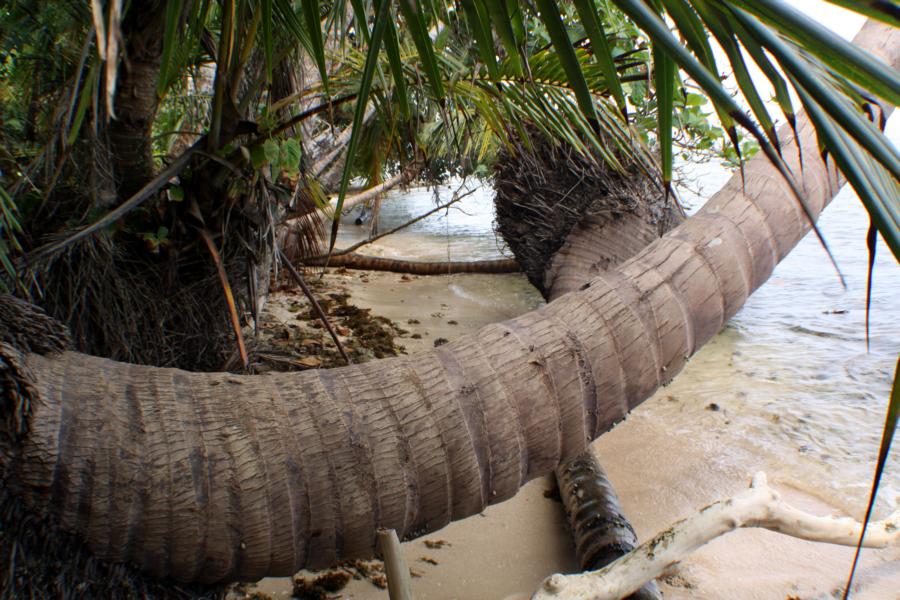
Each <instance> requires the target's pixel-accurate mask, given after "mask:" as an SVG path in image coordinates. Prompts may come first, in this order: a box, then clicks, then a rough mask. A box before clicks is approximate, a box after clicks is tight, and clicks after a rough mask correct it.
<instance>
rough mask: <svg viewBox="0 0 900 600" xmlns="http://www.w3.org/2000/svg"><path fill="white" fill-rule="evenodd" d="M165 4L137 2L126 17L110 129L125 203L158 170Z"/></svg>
mask: <svg viewBox="0 0 900 600" xmlns="http://www.w3.org/2000/svg"><path fill="white" fill-rule="evenodd" d="M186 4H190V2H187V3H186ZM165 5H166V3H165V2H158V1H156V2H142V3H140V4H135V5H132V6H131V7H130V8H129V9H128V10H127V11H126V12H125V16H124V18H123V19H122V36H123V38H124V40H125V48H124V51H125V52H124V57H123V60H122V62H121V63H120V65H119V75H118V83H117V86H116V95H115V104H114V110H115V117H114V118H113V119H111V120H110V122H109V125H108V126H107V135H108V138H109V145H110V150H111V151H112V159H113V168H114V169H115V176H116V181H117V182H118V186H117V187H118V193H119V196H120V198H119V200H120V201H121V200H122V199H124V198H128V197H129V196H131V195H132V194H134V193H135V192H136V191H138V190H139V189H141V187H143V185H144V184H145V183H147V182H148V181H149V180H150V179H151V178H152V177H153V173H154V170H155V167H154V164H153V136H152V132H151V130H152V127H153V120H154V119H155V118H156V109H157V96H156V86H157V83H158V81H159V71H160V59H161V57H162V43H163V42H162V40H163V32H164V31H165V12H166V6H165Z"/></svg>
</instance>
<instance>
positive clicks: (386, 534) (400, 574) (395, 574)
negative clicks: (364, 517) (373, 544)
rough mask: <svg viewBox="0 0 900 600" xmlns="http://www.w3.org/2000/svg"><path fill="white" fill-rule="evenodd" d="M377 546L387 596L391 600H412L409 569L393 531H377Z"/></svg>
mask: <svg viewBox="0 0 900 600" xmlns="http://www.w3.org/2000/svg"><path fill="white" fill-rule="evenodd" d="M378 546H379V548H381V554H382V555H383V556H384V570H385V573H387V580H388V595H389V596H390V599H391V600H413V593H412V579H411V578H410V576H409V567H407V566H406V560H404V558H403V553H402V552H401V551H400V540H399V539H397V532H396V531H394V530H393V529H379V530H378Z"/></svg>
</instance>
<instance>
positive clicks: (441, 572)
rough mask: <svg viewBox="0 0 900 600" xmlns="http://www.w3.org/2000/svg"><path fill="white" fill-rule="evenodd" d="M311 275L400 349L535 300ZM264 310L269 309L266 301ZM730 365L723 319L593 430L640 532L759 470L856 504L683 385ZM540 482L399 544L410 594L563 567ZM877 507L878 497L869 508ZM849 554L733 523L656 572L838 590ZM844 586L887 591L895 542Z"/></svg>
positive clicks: (822, 506)
mask: <svg viewBox="0 0 900 600" xmlns="http://www.w3.org/2000/svg"><path fill="white" fill-rule="evenodd" d="M324 283H325V285H326V287H328V288H329V289H330V288H331V287H335V288H341V289H344V290H346V292H348V293H349V294H350V298H349V301H350V302H351V303H352V304H355V305H356V306H359V307H361V308H369V309H371V311H372V314H373V315H380V316H384V317H387V318H388V319H391V320H392V321H394V322H396V323H398V324H400V325H402V327H403V328H404V329H407V330H408V333H407V334H404V335H403V337H401V338H398V339H397V342H398V343H400V344H402V345H403V346H405V349H406V351H407V352H408V353H413V352H416V351H418V350H424V349H427V348H431V347H433V346H434V342H435V340H436V339H439V338H444V339H452V338H453V337H456V336H459V335H462V334H463V333H466V332H471V331H475V330H477V329H478V327H480V326H482V325H484V324H487V323H490V322H495V321H498V320H502V319H506V318H510V317H513V316H515V315H517V314H520V313H522V312H525V311H527V310H530V309H531V308H533V307H534V306H536V305H537V304H539V303H540V299H539V298H538V297H537V295H536V294H535V293H534V292H533V290H531V288H530V287H529V286H528V284H527V282H526V281H525V280H524V278H523V277H521V276H519V275H503V276H496V275H451V276H438V277H415V276H412V277H411V276H402V275H399V274H395V273H375V272H359V271H356V272H354V271H347V272H344V273H343V274H340V273H331V274H328V275H326V276H325V279H324ZM498 299H500V300H502V301H499V302H498V301H497V300H498ZM270 310H271V311H272V312H273V313H278V302H277V301H276V302H274V303H273V304H272V305H271V307H270ZM280 318H283V319H291V318H292V314H291V313H284V312H282V313H280ZM734 369H736V367H735V366H734V365H733V364H732V361H731V360H730V359H729V340H728V335H727V331H726V333H724V334H720V336H719V337H718V338H717V339H716V340H714V341H713V342H712V343H711V344H709V345H708V346H707V347H706V348H704V349H703V350H702V351H701V352H699V353H698V354H697V356H695V357H694V358H693V359H692V361H691V363H690V364H689V365H688V366H687V367H686V369H685V371H684V372H683V373H682V374H681V375H680V376H679V377H678V378H677V379H676V381H675V382H674V383H673V384H671V385H670V386H668V387H666V388H664V389H661V390H659V391H658V392H657V394H656V395H655V396H654V397H653V398H651V399H650V400H648V401H647V402H645V403H644V404H643V405H642V406H641V407H640V408H639V409H638V410H636V411H635V412H634V413H632V414H631V415H630V416H629V418H628V419H627V420H626V421H625V422H623V423H621V424H620V425H618V426H617V427H616V428H614V429H613V430H612V431H610V432H608V433H607V434H605V435H603V436H602V437H601V438H600V439H599V441H598V442H596V444H597V448H598V450H599V453H600V455H601V457H603V463H604V465H605V467H606V469H607V471H608V473H609V476H610V478H611V480H612V481H613V483H614V485H615V487H616V490H617V492H618V494H619V496H620V499H621V501H622V505H623V508H624V510H625V512H626V514H627V515H628V516H629V518H630V519H631V521H632V523H633V525H634V527H635V529H636V531H637V533H638V536H639V538H640V539H641V540H646V539H649V538H650V537H652V536H653V535H654V534H656V533H658V532H659V531H662V530H663V529H665V528H667V527H668V526H670V525H671V524H672V523H673V522H675V521H676V520H678V519H681V518H684V517H687V516H689V515H691V514H693V513H694V512H696V511H697V510H699V509H700V508H701V507H703V506H706V505H708V504H710V503H711V502H713V501H716V500H719V499H722V498H726V497H729V496H731V495H733V494H734V493H736V492H738V491H740V490H742V489H744V488H745V487H746V486H747V484H748V482H749V478H750V476H752V474H753V473H755V472H757V471H760V470H763V471H765V472H766V473H767V474H768V476H769V481H770V483H771V484H772V485H773V486H774V487H775V488H776V489H777V490H779V491H780V492H781V493H782V494H783V496H784V497H785V498H786V499H787V500H788V501H789V502H790V503H792V504H793V505H795V506H797V507H799V508H802V509H804V510H807V511H810V512H813V513H815V514H821V515H828V514H848V513H849V514H850V515H851V516H854V517H857V518H859V517H861V516H862V512H863V511H864V498H865V490H862V491H859V492H858V493H853V494H850V495H849V496H847V497H849V498H856V499H862V501H859V502H852V503H848V502H847V500H846V498H844V497H840V498H839V497H837V496H836V495H835V494H833V493H831V492H829V491H828V489H827V488H826V487H824V486H821V485H818V484H817V482H818V481H819V480H820V479H821V478H823V477H827V476H828V473H827V472H826V471H827V469H825V467H824V466H823V467H822V469H823V470H822V472H818V473H817V472H816V471H815V468H816V467H815V465H816V461H815V460H810V461H808V464H807V463H803V464H802V465H800V466H801V467H802V468H803V469H804V470H806V471H808V472H809V479H808V480H804V481H797V468H798V465H797V464H796V461H797V460H801V461H802V460H804V457H802V456H801V457H800V458H799V459H796V458H794V457H793V456H792V457H787V456H786V450H785V448H784V447H781V448H775V447H769V449H768V450H767V449H766V446H765V445H763V446H759V445H755V444H753V443H748V439H747V437H748V436H747V432H746V431H745V430H744V428H743V427H742V426H741V425H740V424H739V423H738V422H737V419H735V418H734V416H735V411H736V410H739V404H738V403H737V402H736V401H735V399H734V398H731V397H721V398H719V399H718V400H717V402H716V406H715V407H711V406H710V403H709V401H708V398H697V397H695V394H693V393H692V389H694V388H696V387H697V386H698V385H701V386H702V384H703V383H704V380H705V379H707V378H708V377H709V373H716V377H718V378H723V379H727V378H730V377H731V376H732V375H733V374H734V373H731V372H730V371H729V370H734ZM874 451H875V449H873V457H874ZM793 453H794V454H796V453H797V451H796V450H794V451H793ZM801 454H802V451H801ZM863 460H864V459H863ZM873 462H874V458H873ZM552 487H553V484H552V482H551V481H550V480H549V479H547V478H540V479H537V480H534V481H532V482H530V483H529V484H528V485H526V486H525V487H524V488H523V489H522V490H521V491H520V492H519V493H518V494H517V495H516V496H515V497H514V498H513V499H511V500H509V501H507V502H504V503H502V504H499V505H495V506H492V507H490V508H488V509H487V510H486V511H484V512H483V513H482V514H480V515H477V516H474V517H471V518H469V519H466V520H463V521H459V522H455V523H451V524H450V525H449V526H447V527H445V528H444V529H442V530H440V531H438V532H435V533H433V534H429V535H427V536H425V537H424V538H421V539H417V540H412V541H409V542H407V543H405V544H403V549H404V554H405V557H406V560H407V562H408V564H409V566H410V568H411V569H412V571H413V572H414V578H413V580H412V582H413V591H414V593H415V595H416V598H418V599H429V600H430V599H435V600H442V599H447V600H449V599H454V598H458V599H474V600H480V599H484V600H490V599H497V600H500V599H511V598H527V597H529V596H530V594H531V593H532V592H533V591H534V590H535V589H536V587H537V586H538V585H539V584H540V582H541V580H542V579H543V578H544V577H546V576H547V575H550V574H551V573H554V572H572V571H574V570H576V569H577V565H576V563H575V559H574V551H573V545H572V542H571V540H570V538H569V533H568V531H567V530H566V526H565V524H564V521H563V512H562V505H561V504H560V503H559V502H558V501H555V500H552V499H549V498H547V497H545V494H544V492H545V491H546V490H549V489H551V488H552ZM851 506H852V507H855V508H858V510H857V509H855V508H850V507H851ZM886 512H887V507H886V506H885V505H884V503H882V505H880V506H879V510H878V514H876V517H879V516H880V517H883V516H885V514H886ZM852 557H853V549H851V548H843V547H837V546H830V545H826V544H816V543H811V542H805V541H800V540H797V539H793V538H789V537H787V536H784V535H779V534H775V533H772V532H768V531H762V530H740V531H737V532H733V533H731V534H728V535H726V536H724V537H722V538H720V539H718V540H715V541H713V542H712V543H710V544H708V545H707V546H705V547H704V548H702V549H701V550H700V551H698V552H697V553H695V554H693V555H692V556H690V557H689V558H688V559H687V560H685V561H684V562H683V563H681V564H680V565H679V566H677V567H676V568H675V569H673V571H672V572H671V573H669V574H668V575H667V576H666V577H664V578H663V579H662V580H660V584H661V588H662V590H663V592H664V594H665V596H666V598H671V599H688V598H697V599H718V598H727V599H735V600H745V599H746V600H751V599H753V600H769V599H772V600H775V599H788V598H796V599H803V600H806V599H819V598H834V597H838V598H839V597H840V595H839V593H838V592H837V590H838V589H839V588H841V586H842V584H843V583H844V582H845V580H846V576H847V573H848V571H849V568H850V563H851V561H852ZM291 588H292V585H291V581H290V579H288V578H272V579H266V580H263V581H261V582H259V584H258V585H257V586H251V587H250V588H249V591H259V592H263V593H265V594H268V595H270V596H271V597H273V598H288V597H290V595H291ZM329 597H333V598H347V599H350V598H354V599H376V598H377V599H384V598H387V591H386V590H381V589H378V588H376V587H375V586H373V585H372V584H371V583H369V582H368V581H364V580H363V581H351V582H350V584H349V585H347V586H346V587H345V588H343V589H342V590H340V591H339V592H336V593H335V594H333V595H332V596H329ZM852 597H853V598H855V599H857V600H896V599H900V549H897V548H894V549H890V550H878V551H876V550H865V551H864V552H863V560H862V563H861V568H860V569H859V571H858V575H857V578H856V580H855V591H854V594H853V596H852Z"/></svg>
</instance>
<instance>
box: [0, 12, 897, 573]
mask: <svg viewBox="0 0 900 600" xmlns="http://www.w3.org/2000/svg"><path fill="white" fill-rule="evenodd" d="M859 40H860V41H861V42H862V43H863V45H864V46H865V47H867V48H868V49H870V51H874V52H876V53H879V54H881V55H882V56H887V57H888V63H889V64H891V65H893V66H894V67H897V66H900V31H898V30H895V29H891V28H890V27H888V26H879V25H876V24H868V25H867V26H866V27H865V28H864V30H863V32H862V33H861V34H860V37H859ZM798 132H799V135H800V140H801V141H802V144H803V156H804V159H805V160H804V165H803V169H802V170H801V169H800V165H799V164H798V163H797V158H796V157H797V148H796V141H797V140H795V139H794V138H793V134H792V132H791V131H790V130H789V129H788V130H782V131H781V132H780V135H781V140H782V150H783V154H784V156H785V158H786V159H787V160H788V161H789V162H791V163H792V164H791V166H792V168H793V171H794V173H796V174H797V177H798V178H799V179H800V181H801V185H802V187H803V189H804V190H806V192H807V203H808V207H809V209H810V211H811V212H812V213H813V214H814V215H817V214H818V213H819V212H820V211H821V210H822V208H824V206H825V205H826V204H827V203H828V201H829V200H830V199H831V198H832V197H833V196H834V195H835V194H836V193H837V191H838V189H839V184H840V180H839V177H838V174H837V173H836V171H835V169H834V167H833V165H830V164H825V163H823V162H822V160H821V159H820V154H819V152H818V147H817V144H816V140H815V136H814V133H813V130H812V128H811V126H810V124H809V122H808V121H807V120H806V119H805V118H800V119H799V123H798ZM745 173H746V176H745V181H744V182H743V183H742V181H741V179H740V178H738V177H736V178H734V179H733V180H732V181H730V182H729V183H728V184H727V185H726V186H725V187H724V188H723V190H722V191H720V192H719V193H718V194H716V195H715V196H714V197H713V198H712V199H710V200H709V202H708V203H707V204H706V206H704V208H703V209H702V210H701V211H700V212H699V213H698V214H697V215H696V216H694V217H692V218H691V219H689V220H687V221H686V222H685V223H683V224H682V225H680V226H679V227H677V228H676V229H674V230H672V231H671V232H670V233H668V234H667V235H665V236H664V237H663V238H661V239H659V240H657V241H655V242H654V243H652V244H650V245H649V246H648V247H647V248H645V249H644V250H642V251H641V252H639V253H638V254H637V255H636V256H635V257H633V258H631V259H630V260H628V261H626V262H625V263H623V264H621V265H619V266H617V267H615V268H613V269H611V270H609V271H606V272H603V273H600V274H599V275H598V276H597V277H595V278H594V279H593V280H591V281H590V282H589V283H587V284H584V285H583V286H582V288H583V289H578V290H575V291H573V292H571V293H569V294H566V295H564V296H562V297H560V298H558V299H557V300H555V301H553V302H551V303H549V304H548V305H547V306H545V307H543V308H541V309H539V310H536V311H534V312H531V313H528V314H526V315H523V316H521V317H519V318H516V319H512V320H509V321H506V322H503V323H498V324H494V325H490V326H487V327H485V328H483V329H481V330H480V331H479V332H477V333H476V334H474V335H469V336H465V337H462V338H460V339H458V340H455V341H453V342H450V343H448V344H445V345H443V346H440V347H439V348H436V349H434V350H433V351H431V352H426V353H422V354H419V355H416V356H412V357H398V358H393V359H387V360H382V361H375V362H371V363H366V364H361V365H353V366H349V367H343V368H339V369H331V370H321V371H306V372H301V373H290V374H283V373H272V374H267V375H262V376H236V375H230V374H222V373H188V372H185V371H179V370H175V369H155V368H151V367H145V366H140V365H128V364H122V363H117V362H113V361H109V360H105V359H100V358H96V357H92V356H87V355H83V354H78V353H74V352H66V353H63V354H60V355H57V356H40V355H36V354H29V355H27V357H26V361H27V365H28V367H29V368H30V370H31V372H32V374H33V380H34V389H35V391H36V393H35V398H34V401H33V403H32V406H31V410H32V414H31V420H30V432H29V434H28V436H27V438H26V439H25V440H23V441H22V442H21V444H20V445H19V446H18V448H17V449H16V452H15V453H14V454H13V455H7V454H4V456H3V457H2V461H3V467H4V470H5V471H6V473H8V480H7V482H6V483H7V484H8V486H9V489H10V490H12V492H13V493H15V494H16V495H17V496H18V497H19V498H21V499H23V501H24V502H26V503H27V504H28V505H29V506H30V507H31V509H32V510H36V511H42V512H43V511H48V512H50V513H53V514H55V515H58V517H59V519H60V522H61V524H62V526H63V527H64V528H65V529H67V530H70V531H73V532H76V533H78V534H79V535H81V536H82V537H83V539H84V540H85V542H86V544H87V545H88V547H89V548H90V549H91V550H92V551H93V552H94V553H95V554H96V555H97V556H99V557H101V558H103V559H106V560H109V561H128V562H132V563H134V564H136V565H139V566H140V567H141V568H142V569H143V570H144V571H145V572H147V573H149V574H152V575H154V576H157V577H171V578H173V579H175V580H178V581H200V582H217V581H224V580H235V579H243V580H248V579H256V578H259V577H262V576H264V575H287V574H291V573H293V572H295V571H296V570H297V569H299V568H300V567H303V566H309V567H316V566H328V565H330V564H332V563H334V562H335V561H336V560H338V559H340V558H349V557H355V556H368V555H371V553H372V550H373V548H374V545H375V543H376V537H377V530H378V529H379V528H380V527H383V528H389V529H396V530H397V532H398V534H399V535H400V536H401V537H402V538H410V537H415V536H418V535H422V534H424V533H426V532H429V531H434V530H436V529H439V528H440V527H443V526H444V525H446V524H447V523H448V522H449V521H450V520H453V519H460V518H463V517H466V516H469V515H472V514H476V513H478V512H480V511H481V510H482V509H483V508H484V507H485V506H486V505H487V504H490V503H495V502H499V501H502V500H504V499H506V498H509V497H511V496H512V495H513V494H514V493H515V492H516V490H517V489H518V488H519V487H520V486H521V485H522V484H523V483H524V482H526V481H527V480H529V479H531V478H534V477H536V476H539V475H542V474H546V473H548V472H550V471H551V470H552V469H553V468H554V467H555V466H556V465H557V464H558V463H559V462H560V460H561V459H563V458H566V457H569V456H573V455H574V454H576V453H577V452H580V451H581V450H582V449H583V448H584V447H585V445H586V443H587V442H589V441H590V440H591V439H593V438H595V437H597V436H598V435H600V434H601V433H603V432H604V431H606V430H607V429H609V428H610V427H611V426H612V425H613V424H615V423H616V422H617V421H619V420H621V419H622V418H623V417H624V416H625V415H626V414H627V412H628V411H629V410H631V409H632V408H634V407H635V406H636V405H637V404H639V403H640V402H642V401H643V400H644V399H646V398H647V397H649V396H650V395H651V394H652V392H653V391H654V390H655V389H656V388H657V387H658V386H659V385H662V384H665V383H667V382H668V381H670V380H671V379H672V378H673V377H674V376H675V374H676V373H678V371H680V370H681V368H682V367H683V365H684V363H685V361H686V360H687V358H688V357H689V356H691V355H692V354H693V353H694V352H695V351H696V350H697V349H699V348H700V346H702V345H703V344H704V343H705V342H706V341H708V340H709V339H710V338H711V337H712V336H713V335H715V333H716V332H717V331H718V330H719V329H720V328H721V327H722V325H723V324H724V323H725V321H726V320H727V319H728V318H730V317H731V316H732V315H734V314H735V313H736V312H737V311H738V310H739V308H740V307H741V305H742V304H743V302H744V300H746V298H747V296H748V295H749V294H750V293H751V292H752V291H753V290H755V289H756V288H758V287H759V286H760V285H762V284H763V283H764V282H765V281H766V279H767V278H768V277H769V275H770V274H771V272H772V269H773V268H774V266H775V265H776V264H777V262H778V261H779V260H781V259H782V258H783V257H784V256H785V255H786V254H787V253H788V252H789V251H790V250H791V248H793V246H794V245H795V244H796V243H797V242H798V241H799V240H800V239H801V238H802V237H803V236H804V235H805V234H806V232H807V231H808V230H809V223H808V222H807V219H806V217H805V216H804V215H803V212H802V211H801V210H800V208H799V206H798V205H797V202H796V199H795V198H794V197H793V196H792V195H791V193H790V191H788V190H787V188H786V186H785V185H784V183H783V180H782V179H781V178H780V176H779V175H777V173H776V171H775V170H774V168H773V167H772V166H771V165H770V164H769V163H768V162H767V161H766V159H765V158H764V157H758V158H755V159H754V160H752V161H750V162H749V163H748V164H747V165H746V167H745Z"/></svg>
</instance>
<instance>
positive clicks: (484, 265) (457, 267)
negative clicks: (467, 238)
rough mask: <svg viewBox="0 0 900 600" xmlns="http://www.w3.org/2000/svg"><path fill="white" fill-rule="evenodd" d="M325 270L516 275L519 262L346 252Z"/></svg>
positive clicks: (322, 261)
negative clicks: (407, 258) (421, 258)
mask: <svg viewBox="0 0 900 600" xmlns="http://www.w3.org/2000/svg"><path fill="white" fill-rule="evenodd" d="M304 264H307V265H324V264H325V259H315V260H312V259H310V260H306V261H304ZM328 266H329V267H344V268H347V269H364V270H366V271H393V272H394V273H410V274H412V275H449V274H452V273H492V274H496V273H518V272H519V271H521V269H520V268H519V263H517V262H516V261H515V260H513V259H511V258H500V259H497V260H469V261H466V260H462V261H456V260H450V261H440V262H425V261H420V260H401V259H396V258H384V257H382V256H366V255H365V254H356V253H355V252H350V253H347V254H336V255H335V256H332V257H331V259H330V260H329V261H328Z"/></svg>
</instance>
